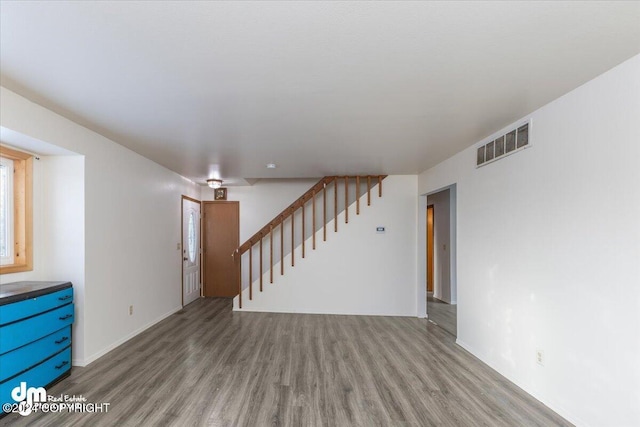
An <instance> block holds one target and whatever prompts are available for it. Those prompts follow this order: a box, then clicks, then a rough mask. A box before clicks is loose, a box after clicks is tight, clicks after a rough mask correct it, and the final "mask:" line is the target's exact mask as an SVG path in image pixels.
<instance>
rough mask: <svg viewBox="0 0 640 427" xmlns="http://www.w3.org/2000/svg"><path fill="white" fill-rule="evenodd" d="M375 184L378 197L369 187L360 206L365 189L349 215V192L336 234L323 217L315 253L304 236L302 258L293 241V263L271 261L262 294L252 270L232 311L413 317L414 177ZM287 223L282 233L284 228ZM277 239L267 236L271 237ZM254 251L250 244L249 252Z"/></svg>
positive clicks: (414, 280)
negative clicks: (378, 187) (382, 229)
mask: <svg viewBox="0 0 640 427" xmlns="http://www.w3.org/2000/svg"><path fill="white" fill-rule="evenodd" d="M383 188H384V191H383V193H384V195H383V197H381V198H380V197H378V191H377V190H376V191H375V192H373V194H372V197H371V206H367V194H366V193H365V194H364V195H362V196H361V197H360V215H357V216H356V215H355V204H356V203H355V197H354V198H353V200H351V202H352V203H351V205H350V207H349V223H345V211H344V209H343V210H342V212H340V213H339V214H338V229H339V231H338V232H337V233H336V232H335V231H334V221H329V223H328V224H327V240H326V241H323V235H322V234H323V233H322V230H320V232H318V233H317V234H316V249H315V250H313V249H312V237H311V236H307V239H306V241H305V258H304V259H302V245H297V246H296V248H295V250H294V252H293V256H294V264H295V265H294V266H293V267H292V266H291V256H292V255H291V253H289V254H287V255H286V256H285V257H284V265H283V267H284V273H285V274H284V275H281V267H282V266H281V264H280V263H279V262H278V263H275V264H274V266H273V273H274V274H273V283H270V271H268V269H267V271H266V272H265V273H264V274H263V291H262V292H260V290H259V274H257V271H258V270H254V274H253V279H254V283H253V292H252V294H253V295H252V299H249V289H248V288H246V287H245V289H244V290H243V299H242V309H239V308H238V297H236V298H235V299H234V310H242V311H268V312H292V313H293V312H297V313H333V314H369V315H396V316H415V315H416V298H415V297H416V280H417V278H416V271H417V268H416V252H417V235H416V232H417V230H416V224H417V198H416V196H415V195H416V194H417V178H416V176H414V175H395V176H389V177H387V178H386V179H385V180H384V181H383ZM340 194H342V193H341V192H340V188H339V195H340ZM305 213H306V212H305ZM296 219H297V218H296ZM288 221H289V220H287V221H285V230H286V228H287V225H289V226H290V224H289V222H288ZM318 222H320V221H318ZM379 226H383V227H385V232H384V233H379V232H377V231H376V228H377V227H379ZM287 236H290V234H289V235H287V234H285V237H287ZM277 237H279V236H276V235H274V240H277ZM289 239H290V237H289ZM264 245H265V242H263V254H266V255H267V257H266V258H264V259H266V260H268V253H269V252H268V251H269V246H268V241H267V242H266V246H264ZM265 249H266V251H265ZM257 254H258V249H257V247H254V254H253V256H254V257H256V256H258V255H257ZM245 265H248V264H245ZM245 270H246V268H245ZM247 284H248V282H245V286H247Z"/></svg>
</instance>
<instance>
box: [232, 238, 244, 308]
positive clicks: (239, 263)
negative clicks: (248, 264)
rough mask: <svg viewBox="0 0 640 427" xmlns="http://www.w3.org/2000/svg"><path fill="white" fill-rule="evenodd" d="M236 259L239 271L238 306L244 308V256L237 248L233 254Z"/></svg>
mask: <svg viewBox="0 0 640 427" xmlns="http://www.w3.org/2000/svg"><path fill="white" fill-rule="evenodd" d="M233 258H234V261H235V262H236V263H237V267H236V268H237V270H236V271H237V272H238V308H242V259H241V258H242V256H241V255H240V253H239V252H238V251H237V250H236V252H235V253H234V255H233Z"/></svg>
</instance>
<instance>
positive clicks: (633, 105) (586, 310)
mask: <svg viewBox="0 0 640 427" xmlns="http://www.w3.org/2000/svg"><path fill="white" fill-rule="evenodd" d="M530 117H531V118H532V119H533V125H532V129H531V139H532V142H533V146H532V147H531V148H529V149H526V150H524V151H522V152H519V153H516V154H514V155H512V156H509V157H506V158H504V159H501V160H498V161H496V162H495V163H493V164H490V165H488V166H485V167H482V168H478V169H476V168H475V166H474V161H475V149H474V148H473V147H472V148H469V149H467V150H465V151H463V152H461V153H459V154H458V155H456V156H454V157H452V158H450V159H448V160H447V161H445V162H443V163H441V164H439V165H437V166H436V167H434V168H432V169H430V170H428V171H426V172H424V173H423V174H421V175H420V177H419V194H425V193H429V192H431V191H433V190H435V189H439V188H442V187H445V186H447V185H450V184H454V183H457V214H458V228H457V241H458V343H459V344H460V345H462V346H463V347H465V348H466V349H468V350H469V351H471V352H472V353H473V354H474V355H476V356H477V357H479V358H480V359H482V360H483V361H485V362H486V363H487V364H489V365H490V366H492V367H493V368H495V369H496V370H497V371H499V372H500V373H502V374H503V375H505V376H506V377H507V378H509V379H510V380H512V381H513V382H515V383H516V384H518V385H519V386H520V387H522V388H523V389H525V390H526V391H527V392H529V393H530V394H532V395H533V396H535V397H537V398H538V399H540V400H541V401H542V402H543V403H545V404H547V405H548V406H550V407H551V408H552V409H554V410H555V411H557V412H558V413H559V414H561V415H562V416H564V417H565V418H567V419H568V420H569V421H571V422H573V423H575V424H577V425H581V426H631V425H640V405H638V402H640V363H638V361H639V360H640V334H639V333H638V331H639V330H640V286H639V284H640V267H639V266H640V262H638V261H639V260H640V186H639V183H640V126H638V118H639V117H640V56H636V57H634V58H632V59H631V60H629V61H627V62H625V63H623V64H622V65H620V66H618V67H616V68H614V69H612V70H610V71H609V72H607V73H605V74H604V75H601V76H599V77H597V78H596V79H594V80H592V81H591V82H589V83H587V84H585V85H583V86H582V87H579V88H578V89H576V90H574V91H573V92H570V93H569V94H567V95H565V96H563V97H561V98H559V99H557V100H555V101H553V102H552V103H550V104H548V105H546V106H544V107H542V108H541V109H539V110H537V111H535V112H534V113H532V114H531V115H530ZM497 133H498V132H497ZM497 133H496V134H497ZM422 268H424V267H422ZM537 350H543V352H544V358H545V364H544V367H543V366H539V365H537V364H536V359H535V356H536V351H537Z"/></svg>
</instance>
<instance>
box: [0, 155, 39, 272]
mask: <svg viewBox="0 0 640 427" xmlns="http://www.w3.org/2000/svg"><path fill="white" fill-rule="evenodd" d="M32 170H33V157H32V156H31V155H30V154H27V153H23V152H21V151H16V150H13V149H11V148H7V147H4V146H0V258H1V262H0V274H6V273H17V272H20V271H29V270H33V244H32V242H33V213H32V212H33V210H32V179H33V178H32V176H33V175H32Z"/></svg>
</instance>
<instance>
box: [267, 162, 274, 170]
mask: <svg viewBox="0 0 640 427" xmlns="http://www.w3.org/2000/svg"><path fill="white" fill-rule="evenodd" d="M275 168H276V164H275V163H267V169H275Z"/></svg>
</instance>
